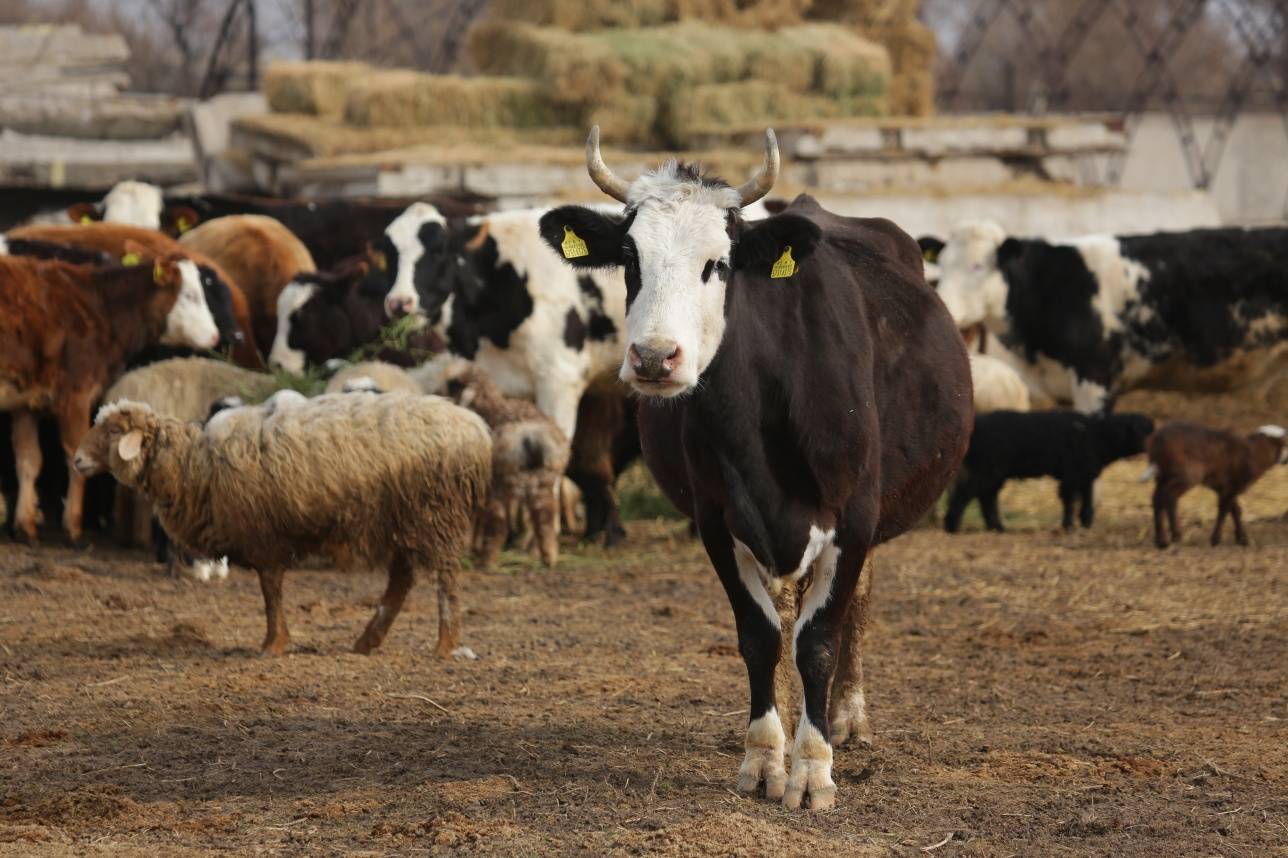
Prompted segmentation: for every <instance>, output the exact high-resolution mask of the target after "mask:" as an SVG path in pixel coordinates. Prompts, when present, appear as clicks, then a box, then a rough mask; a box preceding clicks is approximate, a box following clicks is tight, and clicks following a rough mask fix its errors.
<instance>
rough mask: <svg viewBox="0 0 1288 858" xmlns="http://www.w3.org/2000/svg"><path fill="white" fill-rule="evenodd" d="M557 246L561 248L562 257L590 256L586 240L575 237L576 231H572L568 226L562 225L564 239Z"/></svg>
mask: <svg viewBox="0 0 1288 858" xmlns="http://www.w3.org/2000/svg"><path fill="white" fill-rule="evenodd" d="M559 247H560V248H561V249H562V250H563V255H564V259H576V258H577V257H578V256H590V248H589V247H587V246H586V242H584V241H582V240H581V239H580V238H578V237H577V233H575V232H573V231H572V227H570V226H565V227H564V240H563V244H561V245H559Z"/></svg>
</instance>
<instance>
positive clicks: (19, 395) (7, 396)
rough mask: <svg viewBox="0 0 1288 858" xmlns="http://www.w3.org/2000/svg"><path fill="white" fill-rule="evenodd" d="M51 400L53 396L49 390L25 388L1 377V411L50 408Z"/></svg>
mask: <svg viewBox="0 0 1288 858" xmlns="http://www.w3.org/2000/svg"><path fill="white" fill-rule="evenodd" d="M51 402H52V397H51V396H50V395H49V394H48V392H47V391H44V390H39V389H23V388H21V387H19V386H18V385H16V384H14V383H12V382H9V381H4V380H3V379H0V411H17V410H19V409H33V410H43V409H46V408H48V407H49V406H50V404H51Z"/></svg>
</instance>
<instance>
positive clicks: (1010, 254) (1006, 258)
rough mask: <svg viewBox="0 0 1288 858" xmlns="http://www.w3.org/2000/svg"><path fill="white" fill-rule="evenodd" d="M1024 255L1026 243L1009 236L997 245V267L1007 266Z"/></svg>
mask: <svg viewBox="0 0 1288 858" xmlns="http://www.w3.org/2000/svg"><path fill="white" fill-rule="evenodd" d="M1023 255H1024V243H1023V242H1022V241H1020V240H1019V239H1018V238H1008V239H1007V240H1006V241H1004V242H1002V243H1001V244H999V245H998V246H997V267H998V268H1005V267H1006V266H1007V265H1008V264H1010V263H1011V262H1012V261H1014V260H1016V259H1019V258H1020V257H1021V256H1023Z"/></svg>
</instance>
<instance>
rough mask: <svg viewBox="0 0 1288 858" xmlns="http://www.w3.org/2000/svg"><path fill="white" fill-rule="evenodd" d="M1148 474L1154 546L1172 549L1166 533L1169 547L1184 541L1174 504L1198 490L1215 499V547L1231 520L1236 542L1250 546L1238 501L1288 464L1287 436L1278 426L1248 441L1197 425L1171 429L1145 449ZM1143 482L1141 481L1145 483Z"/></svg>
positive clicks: (1171, 426) (1264, 429)
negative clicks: (1151, 481) (1151, 486)
mask: <svg viewBox="0 0 1288 858" xmlns="http://www.w3.org/2000/svg"><path fill="white" fill-rule="evenodd" d="M1146 450H1147V453H1148V455H1149V468H1148V469H1147V470H1146V471H1145V476H1144V477H1143V480H1147V479H1149V478H1150V477H1151V476H1152V477H1154V478H1155V480H1154V544H1155V545H1157V546H1158V547H1159V548H1166V547H1167V546H1168V544H1169V540H1168V537H1167V533H1166V531H1165V530H1164V513H1166V518H1167V521H1166V524H1167V526H1168V529H1170V530H1171V542H1180V541H1181V527H1180V523H1179V522H1178V521H1177V515H1176V504H1177V501H1179V500H1180V498H1181V495H1183V494H1185V493H1186V492H1188V491H1189V490H1190V489H1192V488H1194V487H1195V486H1197V485H1200V484H1201V485H1205V486H1207V487H1208V488H1210V489H1211V490H1212V491H1214V492H1216V496H1217V513H1216V527H1215V528H1214V529H1213V530H1212V544H1213V545H1220V544H1221V528H1222V526H1223V525H1224V524H1225V517H1226V515H1227V514H1229V515H1230V517H1231V518H1233V519H1234V538H1235V540H1236V541H1237V542H1238V543H1239V544H1240V545H1247V544H1248V534H1247V533H1246V532H1245V531H1244V529H1243V512H1242V510H1240V509H1239V495H1241V494H1243V493H1244V492H1245V491H1247V489H1248V487H1249V486H1251V485H1252V484H1253V483H1255V482H1256V481H1257V480H1258V479H1260V478H1261V475H1262V474H1264V473H1265V472H1266V471H1268V470H1270V468H1271V467H1272V466H1273V465H1274V464H1275V463H1276V462H1278V463H1281V464H1282V463H1284V462H1288V447H1285V444H1284V430H1283V428H1281V427H1279V426H1262V427H1261V428H1260V429H1258V430H1257V431H1256V432H1253V433H1252V434H1251V435H1248V436H1247V437H1240V436H1238V435H1235V434H1234V433H1233V432H1226V431H1224V430H1219V429H1209V428H1208V427H1206V426H1198V425H1196V424H1193V423H1181V422H1175V423H1168V424H1167V425H1166V426H1164V427H1163V428H1162V429H1159V430H1158V431H1157V432H1155V433H1154V434H1153V435H1151V436H1150V438H1149V442H1148V445H1147V447H1146ZM1143 480H1142V481H1143Z"/></svg>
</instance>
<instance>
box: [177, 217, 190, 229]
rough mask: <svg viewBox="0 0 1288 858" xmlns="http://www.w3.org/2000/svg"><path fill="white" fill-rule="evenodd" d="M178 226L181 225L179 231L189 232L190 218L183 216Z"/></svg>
mask: <svg viewBox="0 0 1288 858" xmlns="http://www.w3.org/2000/svg"><path fill="white" fill-rule="evenodd" d="M178 226H179V232H187V231H188V228H189V227H188V219H187V218H186V217H181V218H179V224H178Z"/></svg>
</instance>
